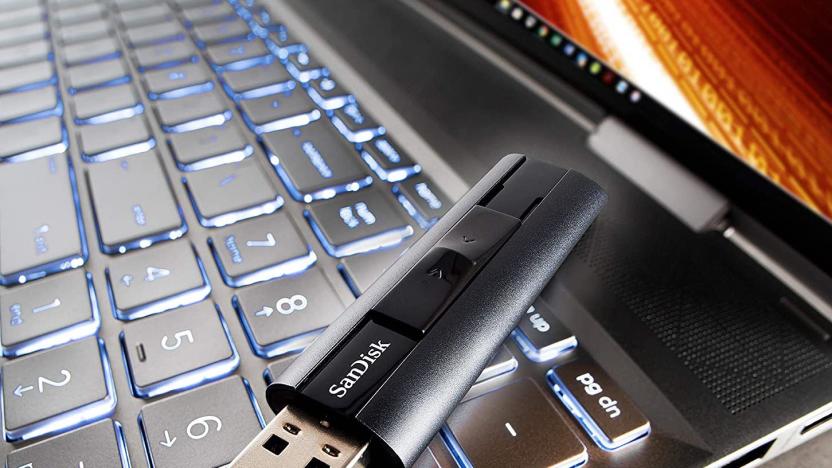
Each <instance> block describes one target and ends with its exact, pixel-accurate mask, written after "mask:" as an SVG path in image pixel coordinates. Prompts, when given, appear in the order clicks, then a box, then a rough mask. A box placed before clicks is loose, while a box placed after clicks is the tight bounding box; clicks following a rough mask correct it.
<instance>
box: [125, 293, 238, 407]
mask: <svg viewBox="0 0 832 468" xmlns="http://www.w3.org/2000/svg"><path fill="white" fill-rule="evenodd" d="M230 340H231V337H230V336H229V335H228V331H227V327H226V325H225V323H224V322H223V320H222V315H221V314H220V313H219V311H218V310H217V309H216V308H215V306H214V304H212V303H211V302H208V301H205V302H200V303H199V304H194V305H191V306H188V307H183V308H181V309H179V310H177V311H176V312H171V313H168V314H161V315H156V316H153V317H149V318H146V319H144V320H140V321H138V322H131V323H129V324H127V325H126V326H125V327H124V332H122V334H121V343H122V346H123V347H124V353H125V355H126V356H127V366H128V368H129V372H130V382H131V383H132V384H133V394H134V395H136V396H137V397H140V398H152V397H155V396H158V395H164V394H166V393H170V392H173V391H176V390H181V389H183V388H187V387H191V386H193V385H195V384H200V383H205V382H210V381H212V380H216V379H218V378H221V377H224V376H226V375H228V374H229V373H231V372H233V371H234V369H236V368H237V366H238V365H239V363H240V358H239V356H237V351H236V349H235V348H234V347H233V346H232V345H231V341H230Z"/></svg>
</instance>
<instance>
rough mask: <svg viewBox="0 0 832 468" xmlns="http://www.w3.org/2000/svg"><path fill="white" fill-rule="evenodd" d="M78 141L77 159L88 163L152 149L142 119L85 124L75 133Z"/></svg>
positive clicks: (150, 136)
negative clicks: (79, 151) (78, 155)
mask: <svg viewBox="0 0 832 468" xmlns="http://www.w3.org/2000/svg"><path fill="white" fill-rule="evenodd" d="M78 140H79V144H80V147H81V157H83V158H84V160H85V161H88V162H101V161H109V160H111V159H117V158H123V157H125V156H130V155H133V154H138V153H142V152H145V151H148V150H150V149H152V148H153V147H155V146H156V141H155V140H154V139H153V137H152V135H151V133H150V129H148V127H147V122H146V121H145V119H144V117H143V116H136V117H132V118H129V119H122V120H115V121H112V122H107V123H102V124H99V125H85V126H83V127H81V128H80V129H79V130H78Z"/></svg>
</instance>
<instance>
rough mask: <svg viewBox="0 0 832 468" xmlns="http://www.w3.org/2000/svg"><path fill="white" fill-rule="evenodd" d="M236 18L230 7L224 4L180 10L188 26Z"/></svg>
mask: <svg viewBox="0 0 832 468" xmlns="http://www.w3.org/2000/svg"><path fill="white" fill-rule="evenodd" d="M234 16H236V14H235V13H234V10H233V9H232V8H231V5H229V4H228V3H225V2H220V3H214V4H210V5H200V6H195V7H192V8H186V9H184V10H182V17H183V18H185V23H186V24H190V25H197V24H208V23H215V22H217V21H222V20H225V19H229V18H232V17H234Z"/></svg>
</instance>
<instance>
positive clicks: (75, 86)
mask: <svg viewBox="0 0 832 468" xmlns="http://www.w3.org/2000/svg"><path fill="white" fill-rule="evenodd" d="M66 77H67V80H66V81H67V83H68V85H69V92H70V93H71V94H75V93H78V92H81V91H84V90H88V89H91V88H95V87H98V86H109V85H116V84H119V83H127V82H128V81H130V76H129V75H128V74H127V67H126V66H125V65H124V62H122V61H121V59H115V60H107V61H104V62H96V63H90V64H87V65H78V66H75V67H72V68H69V69H67V75H66Z"/></svg>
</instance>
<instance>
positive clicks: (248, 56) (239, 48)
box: [205, 39, 272, 70]
mask: <svg viewBox="0 0 832 468" xmlns="http://www.w3.org/2000/svg"><path fill="white" fill-rule="evenodd" d="M205 51H206V53H207V54H208V60H210V61H211V63H213V64H214V65H216V66H218V67H223V68H224V69H227V70H239V69H242V68H247V67H249V66H251V65H255V64H257V63H262V62H264V61H265V60H266V59H267V58H269V57H272V56H271V54H269V51H268V49H266V46H265V44H263V41H261V40H259V39H255V40H253V41H240V42H231V43H228V44H217V45H213V46H210V47H208V48H207V49H205Z"/></svg>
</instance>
